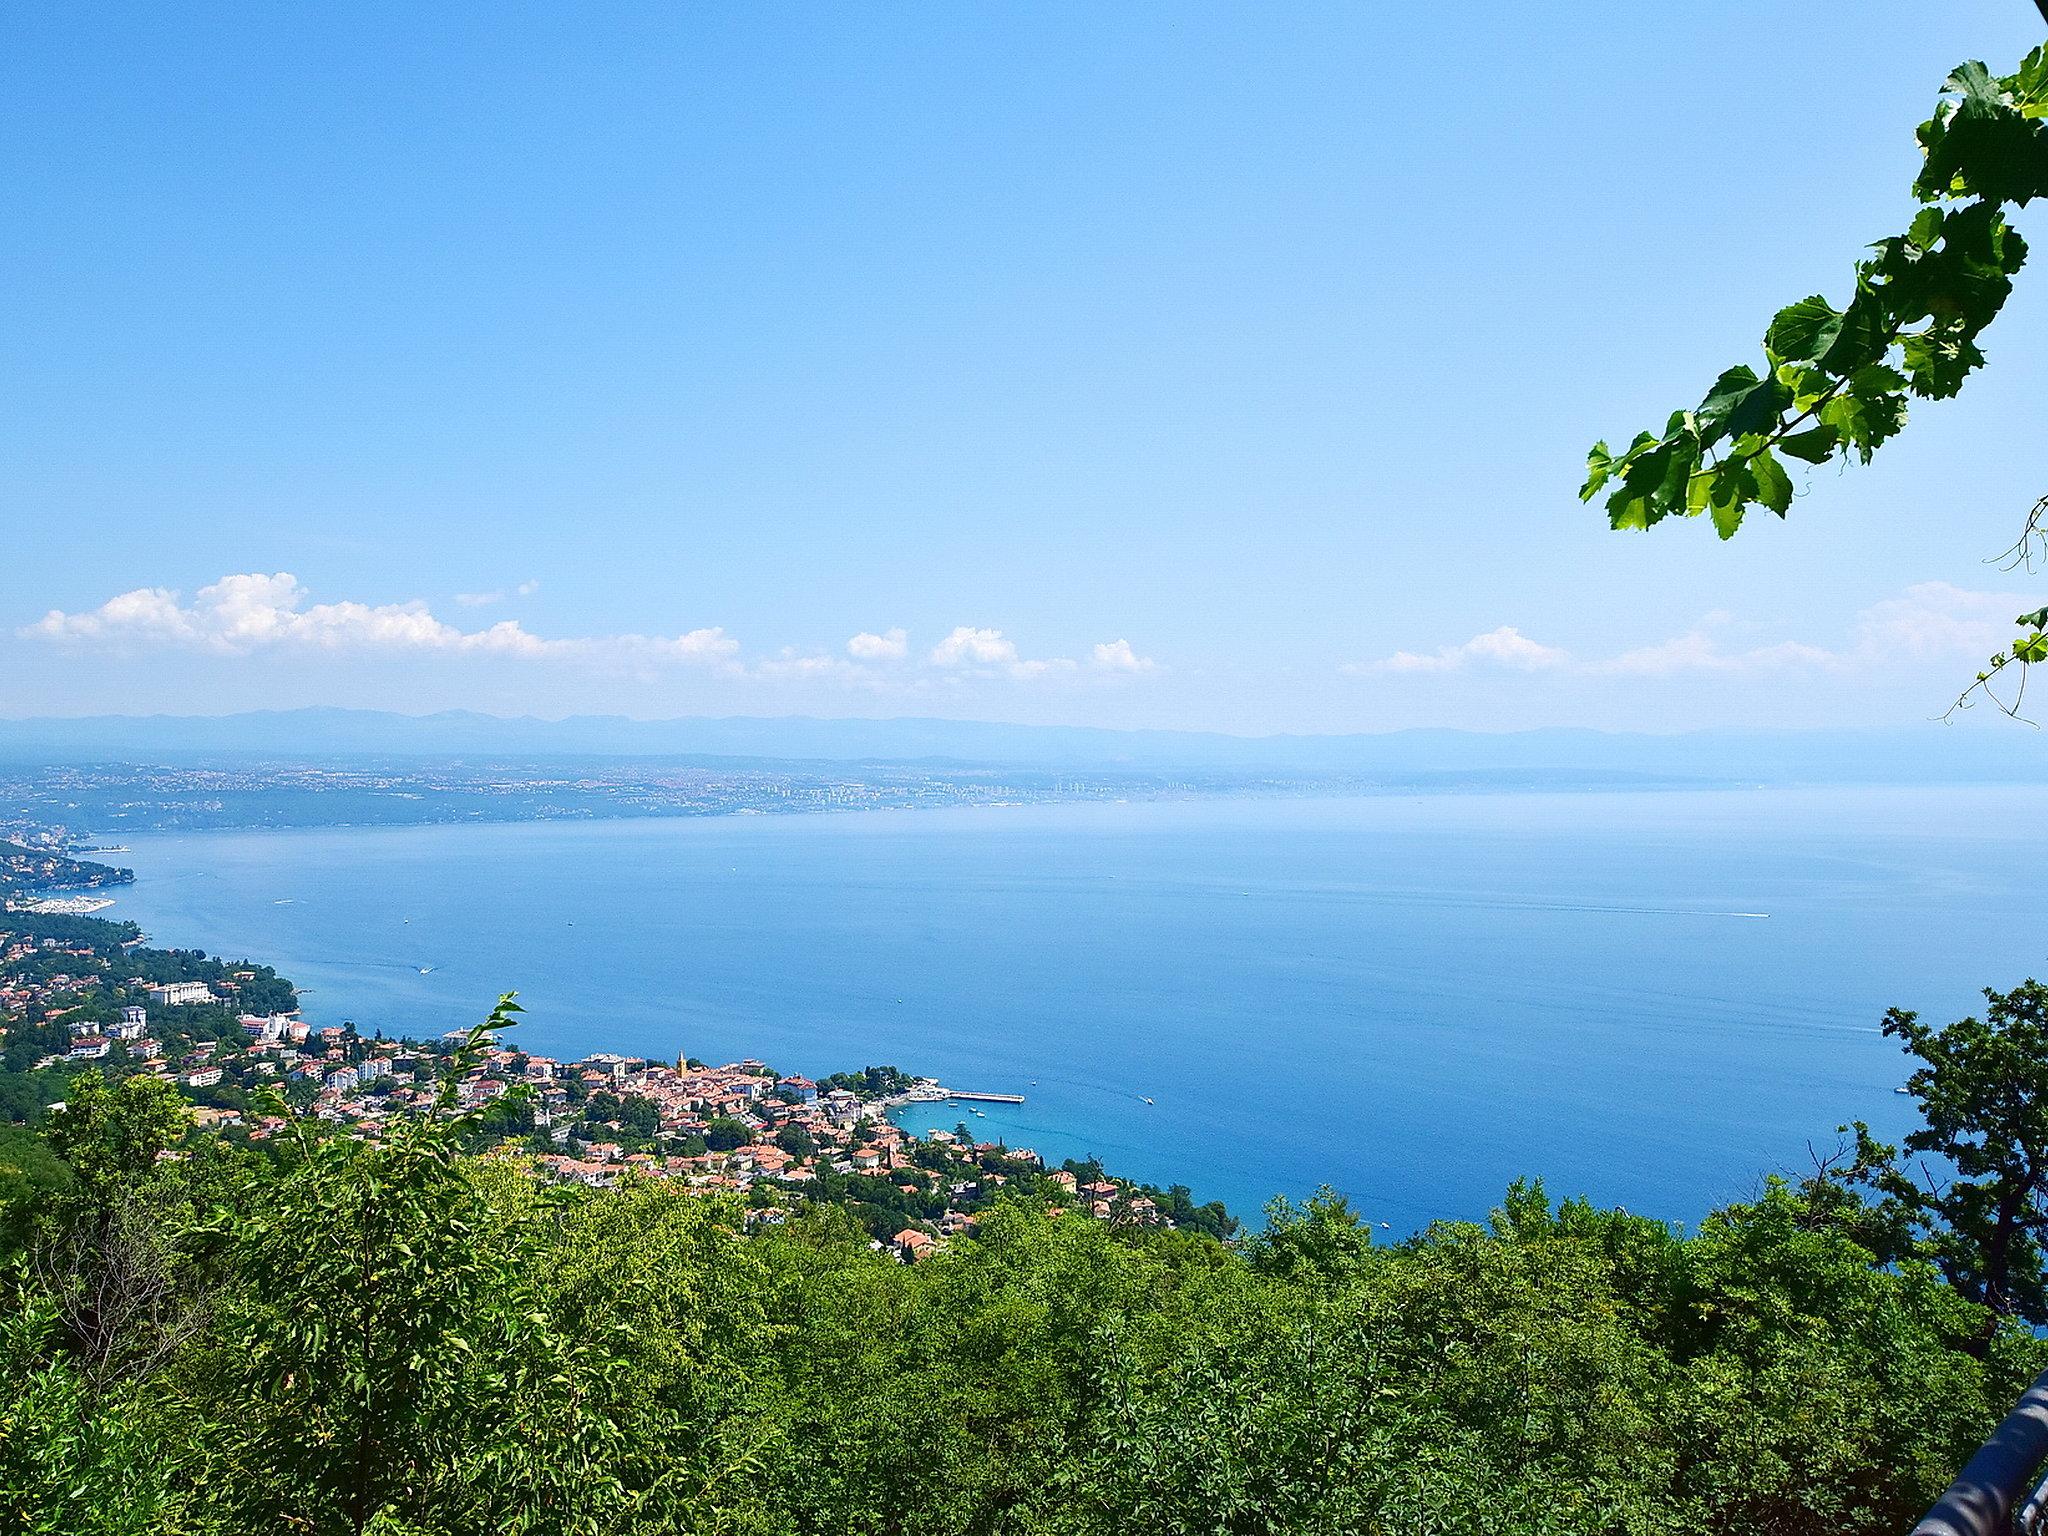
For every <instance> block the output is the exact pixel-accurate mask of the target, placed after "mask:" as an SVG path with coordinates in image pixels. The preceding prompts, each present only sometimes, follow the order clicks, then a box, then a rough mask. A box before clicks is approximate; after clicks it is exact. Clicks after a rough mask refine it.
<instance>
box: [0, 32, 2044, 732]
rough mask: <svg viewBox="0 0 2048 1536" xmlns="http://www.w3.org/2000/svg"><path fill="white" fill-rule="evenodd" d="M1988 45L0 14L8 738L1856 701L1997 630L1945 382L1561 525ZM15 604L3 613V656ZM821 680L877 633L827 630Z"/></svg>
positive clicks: (1718, 364) (2002, 495) (1852, 248)
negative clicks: (1740, 473) (1866, 421)
mask: <svg viewBox="0 0 2048 1536" xmlns="http://www.w3.org/2000/svg"><path fill="white" fill-rule="evenodd" d="M2040 30H2041V28H2040V22H2039V18H2038V15H2037V14H2036V13H2035V12H2034V10H2033V8H2032V6H2030V5H2028V4H2026V3H2024V0H1998V3H1991V0H1960V3H1952V4H1947V5H1943V6H1939V7H1930V6H1926V5H1924V4H1920V5H1908V4H1904V3H1874V0H1836V3H1826V4H1812V5H1803V6H1797V7H1794V6H1787V5H1783V4H1778V5H1763V4H1755V3H1731V4H1726V5H1721V6H1716V7H1688V8H1676V9H1673V8H1664V7H1650V6H1645V5H1642V4H1640V3H1635V4H1599V3H1587V4H1581V5H1576V6H1572V7H1553V8H1547V9H1543V10H1535V9H1531V8H1529V7H1526V6H1508V5H1504V4H1472V5H1466V6H1430V7H1392V6H1367V5H1359V4H1355V3H1352V4H1345V5H1333V6H1317V5H1297V6H1287V7H1276V6H1271V5H1264V4H1259V5H1254V4H1244V5H1215V4H1185V3H1174V4H1129V5H1116V6H1103V5H1099V4H1085V5H1084V4H1075V5H1054V4H1035V5H1029V6H1015V5H1001V6H999V5H978V6H962V5H956V4H945V5H940V4H931V5H898V6H886V7H884V6H846V5H839V4H835V5H822V4H819V5H807V4H789V5H778V6H774V7H766V6H763V7H752V6H739V5H727V6H674V5H653V4H650V5H645V6H626V5H611V6H589V7H584V6H578V7H565V6H559V5H533V6H526V7H518V6H507V5H491V6H448V7H434V8H431V9H430V10H423V9H422V8H419V7H398V6H391V7H380V6H374V5H363V6H354V7H345V8H332V9H330V10H329V11H327V12H325V13H319V14H316V13H312V12H308V11H305V10H302V9H301V10H292V11H286V10H280V9H278V8H275V7H249V8H235V7H229V6H192V7H133V8H122V7H111V6H110V7H103V8H95V9H91V10H88V9H87V8H84V7H42V8H40V9H37V10H33V11H29V12H24V13H22V14H20V15H18V16H16V17H15V18H14V22H13V24H12V27H11V31H10V46H9V48H8V49H7V50H6V53H5V57H4V59H0V118H4V129H5V131H4V134H0V156H4V159H5V162H6V164H5V167H4V170H5V178H6V185H7V186H8V187H9V189H10V199H9V201H10V209H9V217H8V218H7V219H6V220H5V221H4V222H0V277H4V281H5V285H6V291H7V293H8V294H9V296H10V299H11V301H12V302H11V318H12V321H13V323H12V324H11V325H10V326H9V327H8V328H7V335H6V341H5V347H6V354H7V366H6V367H5V368H4V370H0V394H4V411H0V420H4V432H5V437H6V441H5V443H4V445H0V446H4V449H5V451H4V454H0V495H4V497H5V506H6V527H7V529H8V534H9V537H8V557H9V558H8V559H7V561H6V563H5V566H4V568H0V713H8V714H17V715H19V714H45V713H48V714H73V713H86V712H95V711H102V710H158V709H161V710H171V711H179V712H188V711H189V712H205V713H212V712H218V711H222V710H229V709H240V708H250V707H280V706H291V705H298V704H309V703H325V704H350V705H367V706H379V707H387V708H395V709H403V710H412V711H417V710H429V709H439V708H447V707H472V708H480V709H487V710H493V711H498V712H505V713H518V712H532V713H539V714H547V715H559V714H565V713H573V712H580V711H588V710H605V711H619V712H624V713H629V714H636V715H648V716H652V715H669V714H687V713H707V712H708V713H719V714H725V713H759V714H781V713H814V714H828V715H841V714H852V715H892V714H937V715H951V716H961V717H974V718H987V719H1012V720H1024V721H1035V722H1070V723H1086V724H1098V725H1143V726H1178V727H1198V728H1211V729H1222V730H1233V731H1248V732H1263V731H1271V730H1316V731H1324V730H1372V729H1385V728H1394V727H1401V726H1410V725H1420V724H1441V725H1459V726H1472V727H1478V728H1486V729H1497V728H1508V727H1518V726H1528V725H1547V724H1580V725H1595V726H1605V727H1624V728H1625V727H1631V726H1633V727H1641V728H1647V729H1657V730H1664V729H1680V728H1687V727H1694V726H1712V725H1728V724H1801V723H1813V724H1835V723H1874V724H1892V723H1904V722H1909V721H1915V720H1921V719H1925V718H1926V717H1927V716H1929V715H1930V714H1933V713H1936V712H1938V710H1939V708H1940V706H1941V705H1942V704H1943V703H1945V702H1946V699H1947V697H1948V695H1949V694H1951V693H1952V692H1953V691H1954V687H1955V685H1956V684H1957V683H1958V682H1959V681H1960V680H1962V679H1963V678H1964V677H1965V676H1966V675H1967V673H1968V671H1969V670H1971V661H1972V658H1974V657H1976V656H1978V655H1981V654H1982V653H1983V652H1985V651H1987V650H1988V649H1989V646H1990V643H1991V642H1992V641H1993V640H1995V639H1996V637H1997V636H1998V634H1999V633H2000V632H2001V631H2002V630H2003V629H2004V628H2006V625H2005V624H2004V622H2003V621H2004V620H2006V619H2008V618H2009V617H2010V614H2011V612H2013V611H2016V607H2015V604H2014V602H2013V598H2015V597H2019V598H2022V599H2023V600H2024V601H2025V602H2026V604H2027V605H2028V606H2034V605H2037V604H2038V603H2039V602H2040V601H2043V600H2048V599H2044V598H2043V597H2042V595H2041V589H2040V588H2039V587H2038V586H2037V584H2035V583H2033V582H2030V581H2029V579H2028V578H2027V577H2026V575H2025V573H2020V574H2017V575H2007V574H2004V573H2001V572H1999V571H1998V570H1997V569H1996V568H1995V567H1993V566H1990V565H1986V564H1985V563H1984V557H1985V556H1988V555H1991V554H1993V553H1995V552H1996V551H1997V550H1999V549H2001V548H2003V547H2005V546H2006V545H2007V544H2009V543H2010V542H2011V540H2012V538H2013V536H2014V535H2015V533H2016V532H2017V530H2018V526H2019V524H2020V521H2021V519H2022V517H2023V516H2024V513H2025V510H2026V508H2027V507H2028V506H2029V505H2030V504H2031V503H2032V501H2033V500H2034V499H2035V498H2036V497H2037V496H2039V495H2040V494H2042V493H2043V492H2044V491H2048V460H2044V455H2043V454H2042V452H2041V443H2042V439H2043V433H2042V429H2041V415H2040V408H2039V402H2040V400H2041V399H2042V398H2043V395H2044V390H2048V272H2044V271H2042V270H2038V269H2039V268H2040V267H2043V266H2048V228H2044V221H2043V219H2042V218H2040V217H2038V216H2035V217H2031V218H2029V219H2027V220H2026V221H2025V222H2024V225H2023V227H2025V228H2027V229H2028V231H2029V233H2030V234H2032V235H2033V237H2034V239H2035V243H2036V245H2037V246H2039V247H2041V254H2040V255H2038V256H2037V258H2036V269H2034V270H2029V271H2027V272H2025V273H2023V274H2022V278H2021V283H2020V288H2019V291H2018V293H2017V294H2016V296H2015V298H2014V300H2013V302H2012V304H2011V305H2010V306H2009V308H2008V311H2007V313H2006V315H2005V316H2004V317H2003V318H2001V320H2000V321H1999V322H1998V324H1997V326H1996V327H1995V328H1994V329H1993V331H1992V332H1991V334H1990V336H1989V338H1988V339H1989V350H1990V352H1991V358H1992V362H1991V366H1990V367H1989V368H1988V369H1987V370H1986V371H1985V372H1984V373H1983V374H1982V375H1980V376H1979V377H1978V378H1977V379H1975V380H1974V381H1973V382H1972V383H1971V384H1970V386H1969V387H1968V388H1967V389H1966V391H1965V392H1964V394H1963V396H1962V397H1961V398H1960V399H1959V400H1956V401H1953V402H1949V403H1946V404H1942V405H1935V406H1925V407H1922V408H1921V409H1920V410H1919V411H1918V413H1917V416H1916V420H1915V422H1914V425H1913V428H1912V429H1911V430H1910V431H1909V432H1908V434H1907V435H1906V436H1905V437H1904V438H1902V439H1900V440H1899V441H1898V442H1897V443H1895V444H1893V445H1892V446H1890V447H1888V448H1887V449H1886V450H1885V451H1884V452H1883V454H1881V456H1880V457H1879V459H1878V461H1877V462H1876V464H1874V465H1873V466H1872V467H1870V468H1868V469H1859V470H1855V471H1852V472H1850V473H1848V474H1847V475H1837V474H1836V473H1835V472H1833V471H1831V470H1830V471H1825V472H1822V473H1820V474H1818V475H1816V476H1814V477H1813V483H1812V485H1811V488H1810V490H1809V492H1808V494H1806V495H1805V496H1804V497H1803V498H1802V499H1801V500H1800V501H1799V502H1798V503H1797V504H1796V505H1795V507H1794V509H1793V516H1792V519H1791V521H1790V522H1789V523H1787V524H1784V525H1777V524H1775V523H1773V524H1772V525H1771V526H1767V527H1765V526H1759V527H1756V528H1755V529H1754V530H1753V531H1748V532H1745V534H1744V535H1743V536H1742V537H1741V538H1739V539H1737V540H1735V541H1734V542H1733V543H1732V544H1729V545H1720V544H1718V543H1717V542H1716V541H1715V540H1714V539H1713V538H1712V536H1711V533H1710V531H1709V530H1708V529H1706V528H1705V527H1703V526H1698V525H1690V524H1688V525H1683V526H1680V527H1676V528H1669V529H1660V530H1658V531H1657V532H1655V533H1653V534H1650V535H1647V536H1644V535H1631V536H1622V535H1616V534H1610V533H1608V532H1607V531H1606V530H1605V528H1604V525H1603V523H1602V520H1601V519H1600V517H1599V516H1598V514H1597V512H1594V511H1589V510H1586V509H1582V508H1580V507H1579V506H1578V504H1577V502H1576V500H1575V498H1574V494H1573V493H1574V490H1575V487H1576V484H1577V481H1578V478H1579V467H1580V464H1581V461H1582V458H1583V454H1584V451H1585V448H1586V446H1587V445H1588V444H1589V443H1590V442H1591V441H1592V440H1593V439H1594V438H1595V437H1600V436H1607V437H1621V438H1626V437H1627V436H1628V435H1629V434H1630V433H1631V432H1633V431H1634V430H1635V429H1636V428H1637V427H1640V426H1646V425H1651V424H1653V423H1654V422H1658V421H1661V418H1662V416H1663V414H1664V412H1665V411H1667V410H1668V409H1669V408H1670V407H1671V406H1673V405H1675V404H1679V403H1685V402H1690V401H1691V400H1694V399H1696V398H1697V397H1698V396H1699V394H1700V393H1701V392H1702V390H1703V389H1704V387H1705V385H1706V384H1707V383H1708V382H1709V381H1710V380H1711V378H1712V377H1713V375H1714V374H1715V373H1716V372H1718V371H1719V370H1720V369H1721V368H1723V367H1725V366H1727V365H1728V364H1730V363H1733V362H1736V361H1739V360H1745V359H1748V358H1750V357H1751V356H1752V355H1753V352H1754V343H1755V340H1756V338H1757V337H1758V336H1759V335H1760V334H1761V331H1762V327H1763V325H1764V323H1765V321H1766V320H1767V318H1768V316H1769V313H1770V311H1771V310H1772V309H1773V308H1774V307H1776V306H1777V305H1778V304H1781V303H1784V302H1787V301H1789V300H1791V299H1794V298H1797V297H1799V296H1801V295H1803V294H1806V293H1808V292H1812V291H1816V290H1818V291H1822V292H1829V293H1832V294H1835V295H1836V296H1837V297H1840V296H1841V295H1842V294H1843V292H1844V290H1845V287H1846V284H1845V278H1846V275H1847V273H1848V270H1849V267H1850V264H1851V262H1852V261H1853V259H1854V257H1855V255H1856V254H1857V249H1858V247H1859V246H1860V245H1861V244H1862V243H1863V242H1865V241H1867V240H1869V239H1872V238H1875V237H1877V236H1880V235H1882V234H1885V233H1888V232H1890V231H1892V230H1893V229H1895V228H1897V227H1900V226H1901V225H1902V224H1903V223H1904V221H1905V219H1906V217H1907V216H1908V213H1907V210H1908V200H1907V197H1906V193H1905V188H1906V185H1907V183H1908V182H1909V180H1910V179H1911V176H1912V174H1913V170H1914V165H1915V160H1916V155H1915V151H1914V149H1913V146H1912V141H1911V130H1912V127H1913V125H1914V124H1915V123H1916V122H1917V121H1918V120H1919V119H1920V118H1921V117H1922V116H1924V115H1925V113H1926V111H1927V109H1928V107H1929V106H1930V105H1931V102H1932V100H1933V96H1934V92H1935V90H1936V87H1937V86H1938V84H1939V82H1940V80H1941V78H1942V76H1943V75H1944V74H1945V73H1946V72H1947V70H1948V69H1949V68H1950V67H1951V66H1953V65H1954V64H1956V63H1958V62H1960V61H1961V60H1963V59H1966V58H1970V57H1982V58H1985V59H1986V60H1988V61H1990V62H1992V63H1994V64H1998V65H2006V66H2009V65H2010V63H2011V62H2013V61H2014V60H2016V59H2017V58H2018V56H2019V55H2020V54H2021V53H2022V52H2023V51H2024V49H2025V48H2027V47H2028V46H2030V45H2031V44H2032V42H2033V41H2034V40H2035V39H2036V36H2037V35H2038V34H2039V32H2040ZM52 615H54V616H52ZM859 637H865V638H859Z"/></svg>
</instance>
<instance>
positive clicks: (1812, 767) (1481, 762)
mask: <svg viewBox="0 0 2048 1536" xmlns="http://www.w3.org/2000/svg"><path fill="white" fill-rule="evenodd" d="M0 757H5V758H8V759H11V760H13V761H16V762H36V761H41V762H52V761H76V762H124V763H136V762H156V761H165V762H191V761H193V760H194V759H220V758H234V759H243V760H246V759H251V758H255V759H263V760H268V761H295V762H319V761H325V760H330V759H362V758H455V759H465V760H471V761H475V760H490V759H495V760H532V759H542V758H578V757H581V758H593V757H607V758H662V757H695V758H705V757H713V758H745V759H752V760H757V761H758V760H764V759H765V760H780V761H805V762H842V763H844V762H892V763H915V762H945V763H954V764H992V765H1007V766H1019V767H1036V768H1046V769H1076V770H1079V769H1122V770H1129V771H1160V772H1171V771H1175V770H1185V771H1190V772H1200V773H1203V774H1207V775H1214V774H1223V775H1244V776H1247V777H1251V778H1257V777H1260V776H1279V777H1286V778H1316V777H1323V776H1335V777H1344V778H1360V777H1363V778H1371V779H1386V780H1391V781H1409V780H1414V779H1431V780H1440V779H1453V780H1463V779H1470V780H1488V779H1503V778H1505V779H1512V780H1517V781H1529V780H1537V781H1546V782H1554V781H1561V780H1586V781H1592V782H1609V781H1637V782H1642V781H1654V782H1713V783H1971V782H1975V783H1987V782H1999V783H2014V782H2019V783H2048V736H2044V735H2043V733H2041V732H2039V731H2035V730H2032V729H2030V728H2028V727H2027V726H2025V725H2020V724H2015V723H2012V722H2009V721H2005V720H2002V719H2001V720H1991V719H1986V720H1974V719H1973V720H1971V721H1970V722H1969V723H1968V724H1966V725H1960V726H1953V727H1948V726H1942V725H1936V724H1925V725H1914V726H1908V727H1903V728H1892V729H1885V730H1813V731H1751V732H1737V731H1703V732H1695V733H1687V734H1679V735H1650V734H1636V733H1621V732H1603V731H1590V730H1539V731H1519V732H1504V733H1487V732H1478V731H1449V730H1409V731H1392V732H1385V733H1379V734H1360V735H1329V736H1312V735H1288V736H1256V737H1247V736H1230V735H1224V734H1221V733H1211V732H1194V731H1116V730H1100V729H1089V728H1083V727H1065V726H1057V727H1056V726H1030V725H1010V724H1001V723H997V722H993V721H973V720H932V719H895V720H861V719H852V720H831V719H816V718H811V717H807V716H786V717H776V718H749V717H732V718H725V719H708V718H690V719H674V720H629V719H626V718H624V717H621V716H609V715H586V716H576V717H572V718H570V719H566V720H539V719H534V718H531V717H518V718H505V717H501V716H496V715H485V714H477V713H474V712H469V711H450V712H445V713H441V714H432V715H401V714H390V713H385V712H382V711H376V710H354V709H298V710H280V711H261V712H255V713H248V714H233V715H143V716H128V715H96V716H86V717H80V718H73V719H63V718H38V719H23V720H0Z"/></svg>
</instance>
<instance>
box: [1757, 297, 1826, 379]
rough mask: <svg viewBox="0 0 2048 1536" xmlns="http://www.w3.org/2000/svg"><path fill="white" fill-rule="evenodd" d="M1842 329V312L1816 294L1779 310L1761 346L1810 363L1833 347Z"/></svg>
mask: <svg viewBox="0 0 2048 1536" xmlns="http://www.w3.org/2000/svg"><path fill="white" fill-rule="evenodd" d="M1841 332H1842V315H1841V312H1840V311H1839V310H1837V309H1836V308H1835V307H1834V305H1832V304H1830V303H1829V302H1828V301H1827V300H1826V299H1824V298H1822V297H1821V296H1820V295H1819V294H1817V293H1816V294H1813V295H1812V296H1810V297H1808V298H1804V299H1801V300H1800V301H1799V302H1798V303H1797V304H1787V305H1786V306H1785V307H1784V308H1783V309H1781V310H1779V311H1778V313H1777V314H1776V315H1775V316H1773V317H1772V320H1771V328H1770V330H1768V331H1767V332H1765V333H1764V345H1765V346H1766V347H1767V348H1769V349H1770V351H1771V353H1772V354H1773V355H1774V356H1776V357H1779V358H1781V359H1784V360H1785V361H1788V362H1795V363H1810V362H1812V361H1814V360H1815V359H1816V358H1818V357H1819V356H1820V355H1821V354H1822V353H1823V352H1825V351H1827V349H1828V348H1829V347H1831V346H1833V345H1834V342H1835V338H1836V337H1837V336H1839V335H1840V334H1841Z"/></svg>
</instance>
